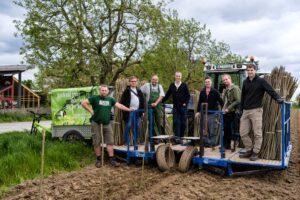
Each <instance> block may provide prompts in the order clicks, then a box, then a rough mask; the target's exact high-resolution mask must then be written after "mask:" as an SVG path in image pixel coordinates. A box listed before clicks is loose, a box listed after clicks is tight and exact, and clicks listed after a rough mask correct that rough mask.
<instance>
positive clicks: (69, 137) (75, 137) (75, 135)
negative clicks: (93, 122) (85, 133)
mask: <svg viewBox="0 0 300 200" xmlns="http://www.w3.org/2000/svg"><path fill="white" fill-rule="evenodd" d="M63 139H64V140H65V141H83V139H84V138H83V137H82V135H81V134H80V132H78V131H76V130H69V131H67V132H66V133H65V134H64V136H63Z"/></svg>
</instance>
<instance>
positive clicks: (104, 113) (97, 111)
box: [81, 85, 133, 168]
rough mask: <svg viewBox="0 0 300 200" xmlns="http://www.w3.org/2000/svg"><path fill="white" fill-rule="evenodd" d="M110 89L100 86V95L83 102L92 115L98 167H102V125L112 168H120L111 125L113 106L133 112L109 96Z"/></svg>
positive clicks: (83, 105)
mask: <svg viewBox="0 0 300 200" xmlns="http://www.w3.org/2000/svg"><path fill="white" fill-rule="evenodd" d="M108 93H109V89H108V86H107V85H101V86H100V95H97V96H92V97H90V98H89V99H86V100H83V101H82V102H81V105H82V107H83V108H84V109H85V110H87V111H88V112H90V113H91V115H92V122H91V129H92V133H93V136H92V137H93V145H94V151H95V154H96V157H97V159H96V164H95V165H96V167H98V168H99V167H101V124H102V125H103V138H104V142H105V144H106V148H107V152H108V156H109V161H110V164H111V165H112V166H115V167H118V166H119V165H120V163H118V162H117V161H116V160H115V158H114V137H113V131H112V128H111V125H110V115H111V109H112V107H113V106H116V107H117V108H119V109H121V110H124V111H127V112H131V111H133V109H129V108H127V107H126V106H124V105H122V104H120V103H118V102H116V100H115V99H114V98H113V97H109V96H108Z"/></svg>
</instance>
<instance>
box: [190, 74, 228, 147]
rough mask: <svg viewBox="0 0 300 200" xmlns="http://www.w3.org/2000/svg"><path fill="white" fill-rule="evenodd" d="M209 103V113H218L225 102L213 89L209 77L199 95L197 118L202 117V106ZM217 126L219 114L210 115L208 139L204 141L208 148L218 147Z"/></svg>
mask: <svg viewBox="0 0 300 200" xmlns="http://www.w3.org/2000/svg"><path fill="white" fill-rule="evenodd" d="M202 103H207V104H208V110H209V111H217V110H218V109H219V108H218V106H219V105H220V106H223V100H222V98H221V95H220V93H219V91H218V90H216V89H215V88H213V87H212V81H211V78H210V77H209V76H207V77H206V78H205V87H204V88H203V89H202V90H201V92H200V95H199V101H198V107H197V113H196V115H195V117H198V116H199V115H200V111H201V104H202ZM217 126H218V113H217V112H209V113H208V138H206V139H205V140H204V142H205V145H206V146H212V147H214V146H216V141H217Z"/></svg>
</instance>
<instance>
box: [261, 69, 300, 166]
mask: <svg viewBox="0 0 300 200" xmlns="http://www.w3.org/2000/svg"><path fill="white" fill-rule="evenodd" d="M265 79H266V80H267V81H268V82H269V83H270V85H271V86H272V87H273V88H274V89H275V91H276V92H277V93H278V94H279V95H280V96H281V97H282V98H283V99H284V100H285V101H289V100H290V99H291V98H292V96H293V94H294V92H295V90H296V89H297V87H298V85H297V79H296V78H294V77H293V76H292V75H291V74H290V73H288V72H286V71H285V68H284V67H275V68H274V69H273V70H272V72H271V74H269V75H266V76H265ZM282 106H284V104H282V105H281V104H277V102H276V101H274V100H273V99H272V98H271V97H270V96H269V95H268V94H265V96H264V99H263V111H264V112H263V143H262V147H261V151H260V156H261V158H263V159H268V160H280V159H281V128H282V124H281V109H282Z"/></svg>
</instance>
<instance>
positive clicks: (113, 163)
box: [109, 158, 120, 167]
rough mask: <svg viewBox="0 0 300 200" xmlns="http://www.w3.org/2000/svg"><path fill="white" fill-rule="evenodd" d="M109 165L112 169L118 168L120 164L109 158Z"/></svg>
mask: <svg viewBox="0 0 300 200" xmlns="http://www.w3.org/2000/svg"><path fill="white" fill-rule="evenodd" d="M109 163H110V165H111V166H113V167H119V166H120V163H119V162H117V161H116V159H115V158H110V159H109Z"/></svg>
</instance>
